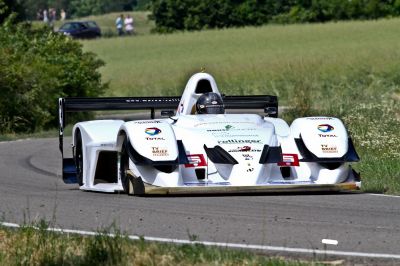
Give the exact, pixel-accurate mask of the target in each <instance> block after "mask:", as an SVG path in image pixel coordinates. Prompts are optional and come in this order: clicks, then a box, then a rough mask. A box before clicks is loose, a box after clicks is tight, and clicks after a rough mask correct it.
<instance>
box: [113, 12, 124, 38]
mask: <svg viewBox="0 0 400 266" xmlns="http://www.w3.org/2000/svg"><path fill="white" fill-rule="evenodd" d="M115 26H116V27H117V32H118V35H119V36H121V35H123V34H124V15H122V14H121V15H119V17H117V19H116V20H115Z"/></svg>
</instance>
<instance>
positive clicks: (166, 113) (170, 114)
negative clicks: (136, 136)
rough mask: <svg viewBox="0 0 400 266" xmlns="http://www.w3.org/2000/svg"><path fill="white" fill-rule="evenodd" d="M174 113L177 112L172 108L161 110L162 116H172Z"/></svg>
mask: <svg viewBox="0 0 400 266" xmlns="http://www.w3.org/2000/svg"><path fill="white" fill-rule="evenodd" d="M174 114H175V113H174V111H171V110H163V111H161V117H171V116H173V115H174Z"/></svg>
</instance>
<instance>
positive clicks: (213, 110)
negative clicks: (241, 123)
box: [196, 92, 225, 114]
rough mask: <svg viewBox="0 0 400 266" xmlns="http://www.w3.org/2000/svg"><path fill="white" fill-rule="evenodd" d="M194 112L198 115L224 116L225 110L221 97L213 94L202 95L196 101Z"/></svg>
mask: <svg viewBox="0 0 400 266" xmlns="http://www.w3.org/2000/svg"><path fill="white" fill-rule="evenodd" d="M196 112H197V113H198V114H224V113H225V108H224V103H223V102H222V98H221V96H220V95H219V94H218V93H215V92H207V93H204V94H203V95H201V96H200V97H199V98H198V99H197V102H196Z"/></svg>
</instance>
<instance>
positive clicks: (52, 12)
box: [49, 8, 57, 28]
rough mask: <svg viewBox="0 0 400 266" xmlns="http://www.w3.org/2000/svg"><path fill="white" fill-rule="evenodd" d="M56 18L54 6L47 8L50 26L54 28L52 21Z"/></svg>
mask: <svg viewBox="0 0 400 266" xmlns="http://www.w3.org/2000/svg"><path fill="white" fill-rule="evenodd" d="M56 19H57V11H56V9H55V8H50V9H49V25H50V27H52V28H54V22H55V21H56Z"/></svg>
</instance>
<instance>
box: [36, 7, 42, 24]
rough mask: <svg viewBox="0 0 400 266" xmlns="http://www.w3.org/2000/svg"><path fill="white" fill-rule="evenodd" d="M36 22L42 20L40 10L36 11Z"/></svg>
mask: <svg viewBox="0 0 400 266" xmlns="http://www.w3.org/2000/svg"><path fill="white" fill-rule="evenodd" d="M36 20H38V21H41V20H43V11H42V10H41V9H39V10H38V12H37V13H36Z"/></svg>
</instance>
